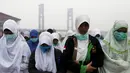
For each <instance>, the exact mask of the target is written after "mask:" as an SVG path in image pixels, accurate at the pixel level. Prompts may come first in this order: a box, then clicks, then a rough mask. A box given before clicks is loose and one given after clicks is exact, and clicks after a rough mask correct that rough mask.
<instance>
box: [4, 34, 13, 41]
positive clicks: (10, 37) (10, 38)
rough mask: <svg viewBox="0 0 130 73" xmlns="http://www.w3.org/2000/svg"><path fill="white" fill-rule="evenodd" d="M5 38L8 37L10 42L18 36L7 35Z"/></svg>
mask: <svg viewBox="0 0 130 73" xmlns="http://www.w3.org/2000/svg"><path fill="white" fill-rule="evenodd" d="M5 37H6V40H8V41H11V40H15V39H16V35H15V34H7V35H5Z"/></svg>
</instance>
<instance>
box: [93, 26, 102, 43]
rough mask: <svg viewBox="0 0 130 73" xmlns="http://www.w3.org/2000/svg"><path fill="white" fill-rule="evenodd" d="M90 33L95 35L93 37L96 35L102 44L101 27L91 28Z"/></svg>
mask: <svg viewBox="0 0 130 73" xmlns="http://www.w3.org/2000/svg"><path fill="white" fill-rule="evenodd" d="M90 34H91V35H92V36H93V37H96V38H97V39H98V41H99V42H100V44H102V43H103V42H102V39H101V38H102V34H101V31H100V29H98V28H96V29H93V30H91V32H90Z"/></svg>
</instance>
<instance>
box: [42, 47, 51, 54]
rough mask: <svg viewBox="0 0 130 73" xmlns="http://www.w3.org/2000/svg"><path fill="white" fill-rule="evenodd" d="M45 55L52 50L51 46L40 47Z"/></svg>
mask: <svg viewBox="0 0 130 73" xmlns="http://www.w3.org/2000/svg"><path fill="white" fill-rule="evenodd" d="M40 48H41V50H42V52H43V53H46V52H48V51H49V50H50V49H51V46H40Z"/></svg>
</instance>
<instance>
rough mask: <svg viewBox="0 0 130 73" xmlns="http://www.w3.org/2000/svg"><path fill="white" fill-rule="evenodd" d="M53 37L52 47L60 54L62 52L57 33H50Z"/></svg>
mask: <svg viewBox="0 0 130 73" xmlns="http://www.w3.org/2000/svg"><path fill="white" fill-rule="evenodd" d="M52 36H53V46H54V48H55V49H59V50H60V51H61V52H63V47H62V45H61V41H60V36H59V34H58V33H52Z"/></svg>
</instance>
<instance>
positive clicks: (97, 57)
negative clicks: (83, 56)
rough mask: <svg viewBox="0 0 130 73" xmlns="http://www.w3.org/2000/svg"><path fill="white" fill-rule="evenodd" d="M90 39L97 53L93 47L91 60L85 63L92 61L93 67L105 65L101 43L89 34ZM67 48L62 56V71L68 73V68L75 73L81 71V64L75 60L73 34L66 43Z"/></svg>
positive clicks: (95, 71) (94, 72) (96, 71)
mask: <svg viewBox="0 0 130 73" xmlns="http://www.w3.org/2000/svg"><path fill="white" fill-rule="evenodd" d="M89 41H90V43H91V44H92V45H93V47H94V48H95V49H96V53H93V49H91V52H90V60H89V61H88V62H86V61H85V62H84V65H87V64H88V63H90V62H91V61H92V66H93V67H96V68H98V67H102V66H103V60H104V53H103V51H102V48H101V45H100V43H99V41H98V40H97V39H96V38H95V37H92V36H91V35H89ZM65 47H66V50H64V51H63V54H62V56H61V69H60V70H61V71H62V73H66V72H67V70H69V71H71V72H73V73H80V68H81V65H80V64H78V63H76V62H75V61H74V60H73V53H74V41H73V38H72V36H71V37H69V38H68V39H67V41H66V43H65ZM92 73H98V70H94V71H93V72H92Z"/></svg>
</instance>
